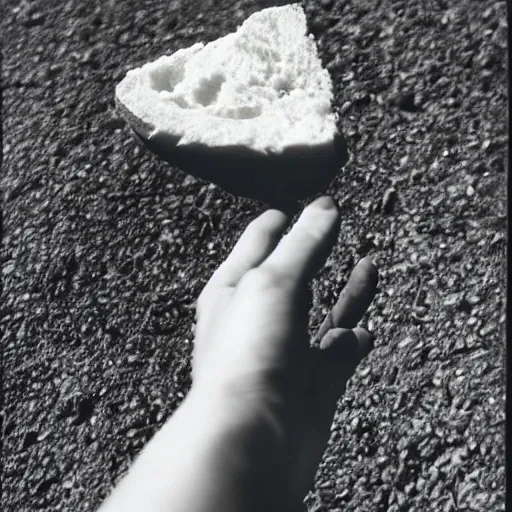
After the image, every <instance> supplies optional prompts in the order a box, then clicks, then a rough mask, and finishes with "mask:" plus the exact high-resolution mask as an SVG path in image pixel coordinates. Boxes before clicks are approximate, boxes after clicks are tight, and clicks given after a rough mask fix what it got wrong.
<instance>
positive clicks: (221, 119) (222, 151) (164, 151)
mask: <svg viewBox="0 0 512 512" xmlns="http://www.w3.org/2000/svg"><path fill="white" fill-rule="evenodd" d="M332 97H333V92H332V82H331V78H330V76H329V73H328V71H327V70H325V69H323V68H322V64H321V61H320V59H319V57H318V53H317V48H316V44H315V41H314V38H313V36H312V35H309V36H308V35H307V25H306V16H305V13H304V11H303V10H302V8H301V7H300V5H299V4H292V5H286V6H284V7H271V8H268V9H264V10H262V11H259V12H257V13H255V14H253V15H252V16H250V17H249V18H248V19H247V20H246V21H245V22H244V23H243V24H242V25H241V26H240V27H239V29H238V30H237V31H236V32H234V33H231V34H228V35H227V36H225V37H222V38H220V39H217V40H215V41H212V42H210V43H208V44H206V45H204V44H203V43H197V44H194V45H193V46H191V47H189V48H186V49H181V50H178V51H177V52H176V53H174V54H173V55H170V56H164V57H161V58H159V59H157V60H156V61H154V62H150V63H148V64H145V65H144V66H142V67H141V68H137V69H133V70H130V71H129V72H128V73H127V75H126V77H125V78H124V79H123V80H122V81H121V82H120V83H119V85H118V86H117V88H116V103H117V107H118V109H119V110H120V112H121V114H122V115H123V117H125V118H126V120H127V121H128V123H129V124H130V125H131V127H132V128H133V130H134V131H135V132H136V134H137V135H138V136H139V137H140V138H141V140H142V141H143V142H144V144H145V145H146V146H147V147H148V148H149V149H150V150H151V151H153V152H154V153H156V154H157V155H159V156H160V157H161V158H163V159H165V160H166V161H168V162H169V163H171V164H174V165H178V166H179V167H181V168H182V169H183V170H184V171H185V172H188V173H189V174H192V175H194V176H197V177H200V178H203V179H207V180H209V181H211V182H214V183H217V184H218V185H220V186H221V187H223V188H224V189H226V190H228V191H230V192H232V193H235V194H238V195H243V196H247V197H252V198H256V199H260V200H264V201H267V202H271V203H275V202H279V201H280V200H284V201H287V200H290V199H292V200H293V199H301V198H305V197H307V196H308V195H312V194H315V193H317V192H319V191H321V190H322V189H323V188H325V187H326V185H327V184H328V183H329V182H330V181H331V179H332V178H333V176H334V175H335V174H336V173H337V172H338V171H339V169H340V167H342V166H343V165H344V164H345V163H346V161H347V159H348V153H347V150H346V146H345V142H344V139H343V137H342V135H341V134H340V133H339V132H338V130H337V117H336V115H335V114H334V113H333V112H332V109H331V102H332Z"/></svg>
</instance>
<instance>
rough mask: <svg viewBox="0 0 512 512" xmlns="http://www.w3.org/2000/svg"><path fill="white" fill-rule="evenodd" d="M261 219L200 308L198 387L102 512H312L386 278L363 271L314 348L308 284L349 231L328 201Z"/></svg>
mask: <svg viewBox="0 0 512 512" xmlns="http://www.w3.org/2000/svg"><path fill="white" fill-rule="evenodd" d="M287 223H288V218H287V217H286V215H285V214H284V213H282V212H280V211H277V210H269V211H267V212H265V213H264V214H263V215H261V216H260V217H259V218H257V219H256V220H255V221H253V222H252V223H251V224H250V225H249V227H248V228H247V230H246V231H245V233H244V234H243V235H242V237H241V238H240V240H239V242H238V243H237V245H236V246H235V248H234V250H233V251H232V253H231V254H230V256H229V257H228V259H227V260H226V261H225V262H224V263H223V264H222V265H221V267H220V268H219V269H218V270H217V271H216V272H215V274H214V275H213V277H212V278H211V279H210V281H209V282H208V284H207V285H206V287H205V289H204V290H203V292H202V293H201V296H200V298H199V300H198V304H197V325H196V336H195V345H194V354H193V385H192V389H191V391H190V393H189V394H188V396H187V397H186V399H185V400H184V401H183V403H182V404H181V405H180V407H179V408H178V410H177V411H176V412H175V413H174V414H173V416H172V417H171V418H170V419H169V420H168V421H167V422H166V424H165V425H164V426H163V427H162V429H161V430H160V431H159V432H157V433H156V434H155V436H154V437H153V438H152V439H151V441H150V442H149V443H148V445H147V446H146V447H145V448H144V450H143V451H142V453H141V454H140V456H139V457H138V459H137V461H136V462H135V463H134V465H133V467H132V468H131V469H130V471H129V473H128V475H126V476H125V477H124V478H123V480H122V481H121V482H120V483H119V485H118V486H117V488H116V489H115V490H114V492H113V494H112V495H111V496H110V497H109V498H108V499H107V500H106V501H105V502H104V504H103V506H102V508H101V512H121V511H122V512H141V511H148V512H185V511H186V512H211V511H212V510H222V511H223V512H242V511H243V512H251V511H253V510H254V511H258V512H260V511H262V510H264V511H267V512H273V511H278V510H279V511H295V510H300V509H301V508H302V502H303V499H304V497H305V495H306V494H307V492H308V490H309V488H310V486H311V484H312V482H313V478H314V475H315V471H316V468H317V465H318V463H319V462H320V460H321V457H322V453H323V451H324V449H325V446H326V443H327V440H328V437H329V432H330V426H331V423H332V419H333V415H334V412H335V408H336V402H337V400H338V398H339V396H340V395H341V393H342V392H343V391H344V389H345V386H346V383H347V381H348V379H349V378H350V377H351V375H352V373H353V371H354V369H355V368H356V366H357V364H358V363H359V361H360V360H361V358H363V357H364V356H365V355H366V354H367V353H368V352H369V350H370V349H371V346H372V341H371V336H370V334H369V333H368V332H367V331H365V330H364V329H359V328H356V327H355V326H356V325H357V323H358V322H359V320H360V319H361V318H362V316H363V315H364V314H365V312H366V310H367V308H368V306H369V305H370V303H371V301H372V299H373V296H374V294H375V290H376V285H377V271H376V269H375V267H374V266H373V264H372V262H371V261H370V260H369V259H367V258H365V259H363V260H362V261H360V262H359V264H358V265H357V266H356V268H355V269H354V271H353V272H352V275H351V277H350V279H349V281H348V283H347V285H346V286H345V289H344V290H343V292H342V294H341V297H340V299H339V300H338V302H337V304H336V305H335V306H334V308H333V310H332V312H331V313H330V314H329V315H328V317H327V319H326V321H325V322H324V324H323V325H322V326H321V328H320V330H319V333H318V335H317V338H318V341H319V342H320V343H319V347H314V348H313V347H310V343H309V336H308V312H309V308H310V303H311V293H310V291H309V288H308V283H309V281H310V280H311V279H312V278H313V276H314V275H315V273H316V272H317V271H318V270H319V269H320V268H321V266H322V265H323V263H324V260H325V259H326V258H327V256H328V254H329V253H330V250H331V248H332V245H333V244H334V242H335V240H336V238H337V233H338V227H339V215H338V211H337V208H336V207H335V205H334V203H333V201H332V200H331V199H330V198H326V197H324V198H320V199H318V200H316V201H315V202H313V203H312V204H311V205H310V206H308V207H307V208H306V209H305V210H304V212H303V213H302V215H301V216H300V218H299V220H298V221H297V223H296V224H295V225H294V226H293V228H292V229H291V231H290V233H289V234H287V235H285V236H284V237H282V238H281V236H282V234H283V233H284V231H285V229H286V226H287Z"/></svg>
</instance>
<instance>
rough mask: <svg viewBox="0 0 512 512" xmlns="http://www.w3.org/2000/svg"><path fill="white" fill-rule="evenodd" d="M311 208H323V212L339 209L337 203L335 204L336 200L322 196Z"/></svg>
mask: <svg viewBox="0 0 512 512" xmlns="http://www.w3.org/2000/svg"><path fill="white" fill-rule="evenodd" d="M311 206H314V207H315V208H322V210H337V209H338V207H337V205H336V203H335V202H334V199H333V198H332V197H330V196H322V197H319V198H318V199H315V200H314V201H313V202H312V203H311Z"/></svg>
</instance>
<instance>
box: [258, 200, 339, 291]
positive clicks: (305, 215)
mask: <svg viewBox="0 0 512 512" xmlns="http://www.w3.org/2000/svg"><path fill="white" fill-rule="evenodd" d="M338 230H339V212H338V208H337V206H336V203H335V202H334V201H333V200H332V199H331V198H330V197H327V196H323V197H320V198H318V199H316V200H315V201H313V202H312V203H311V204H309V205H308V206H307V207H306V208H305V209H304V211H303V212H302V214H301V215H300V217H299V219H298V220H297V222H296V223H295V224H294V226H293V227H292V229H291V230H290V232H289V233H288V234H287V235H285V236H284V237H283V238H282V239H281V241H280V242H279V244H278V245H277V247H276V248H275V250H274V251H273V252H272V254H270V255H269V256H268V258H267V259H266V260H265V261H264V262H263V263H262V264H261V265H260V268H261V269H265V270H268V271H269V272H271V273H273V274H274V275H276V276H278V277H279V278H280V280H281V282H285V283H289V284H290V285H291V287H292V288H293V289H294V290H296V289H299V288H301V287H303V286H305V285H307V284H308V282H309V281H310V280H311V279H312V278H313V277H314V275H315V274H316V272H318V270H320V268H321V267H322V266H323V264H324V263H325V260H326V259H327V257H328V256H329V254H330V252H331V250H332V246H333V245H334V243H335V241H336V238H337V236H338Z"/></svg>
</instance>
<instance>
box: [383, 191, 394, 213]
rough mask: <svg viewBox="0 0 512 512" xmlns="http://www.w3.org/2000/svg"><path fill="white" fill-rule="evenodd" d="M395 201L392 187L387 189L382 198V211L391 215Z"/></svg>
mask: <svg viewBox="0 0 512 512" xmlns="http://www.w3.org/2000/svg"><path fill="white" fill-rule="evenodd" d="M396 200H397V193H396V190H395V189H394V188H393V187H390V188H388V189H387V190H386V191H385V192H384V195H383V196H382V211H383V212H384V213H391V212H392V211H393V207H394V205H395V203H396Z"/></svg>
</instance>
